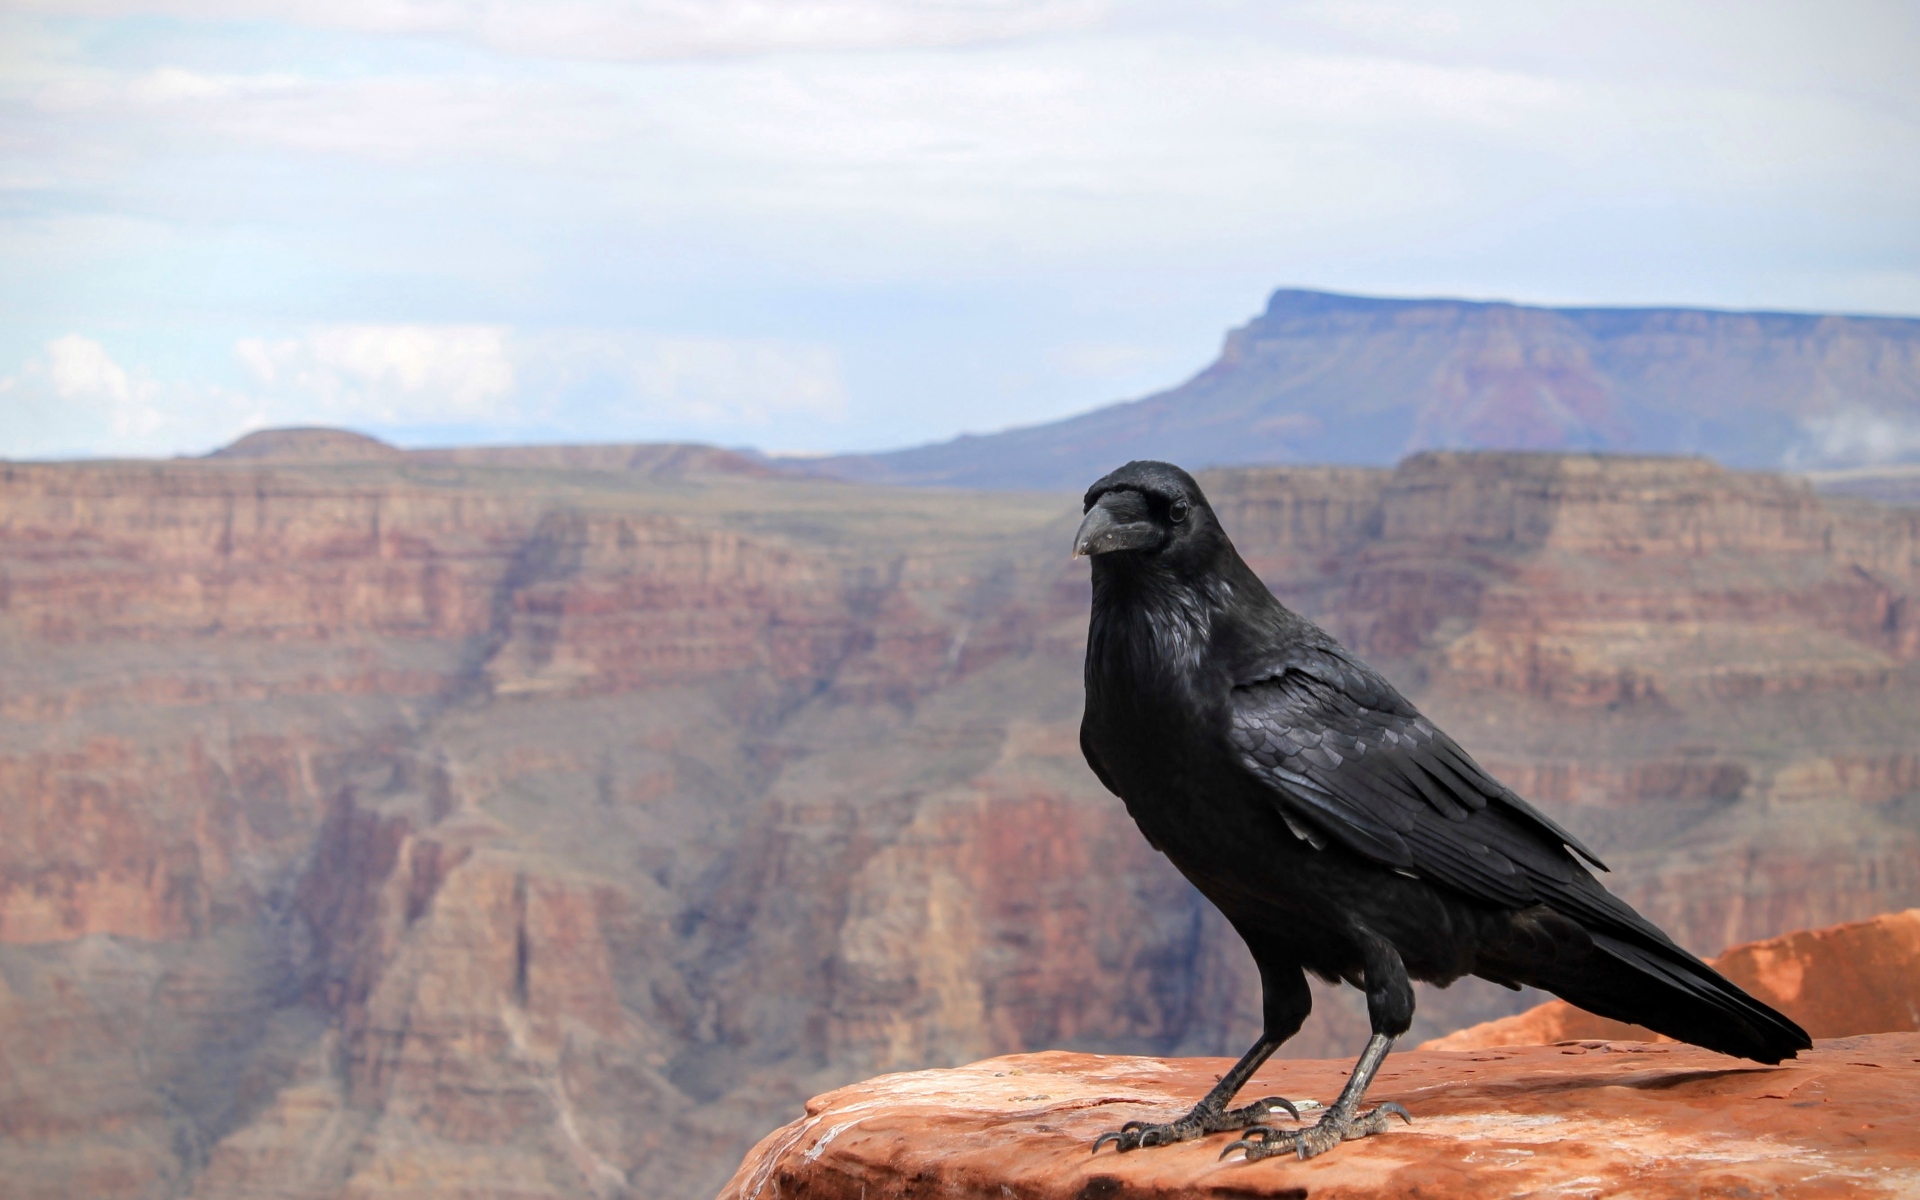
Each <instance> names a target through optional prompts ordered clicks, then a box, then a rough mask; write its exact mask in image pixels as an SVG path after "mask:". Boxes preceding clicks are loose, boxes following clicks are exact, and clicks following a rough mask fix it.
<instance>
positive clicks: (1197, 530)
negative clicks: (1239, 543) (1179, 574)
mask: <svg viewBox="0 0 1920 1200" xmlns="http://www.w3.org/2000/svg"><path fill="white" fill-rule="evenodd" d="M1085 512H1086V517H1085V518H1084V519H1083V520H1082V521H1081V522H1080V529H1079V531H1078V532H1076V533H1075V534H1074V535H1073V554H1074V557H1076V558H1078V557H1079V556H1080V555H1082V554H1084V555H1086V556H1088V557H1089V558H1093V559H1096V560H1097V561H1098V562H1099V563H1100V564H1101V565H1103V566H1108V567H1113V568H1119V569H1123V570H1124V569H1139V568H1144V567H1147V566H1149V565H1154V564H1164V565H1169V566H1171V565H1175V564H1180V565H1186V564H1193V565H1199V564H1202V563H1205V562H1208V561H1211V560H1212V559H1213V558H1214V556H1215V555H1217V554H1219V553H1220V552H1221V550H1222V549H1223V548H1226V547H1227V538H1226V534H1225V533H1224V532H1222V531H1221V529H1220V523H1219V521H1217V520H1215V519H1214V515H1213V509H1212V508H1211V507H1210V506H1209V505H1208V504H1207V498H1206V496H1205V495H1204V494H1203V493H1202V492H1201V491H1200V485H1199V484H1197V483H1195V482H1194V481H1193V476H1191V475H1189V474H1187V473H1186V472H1185V471H1182V470H1181V469H1180V468H1179V467H1176V466H1174V465H1173V464H1172V463H1163V462H1147V461H1138V462H1130V463H1128V464H1127V465H1126V466H1124V467H1121V468H1120V469H1119V470H1117V471H1114V472H1113V473H1111V474H1109V475H1107V476H1106V477H1105V478H1103V479H1101V480H1100V481H1099V482H1097V483H1095V484H1094V485H1093V486H1092V487H1090V488H1088V489H1087V498H1086V508H1085Z"/></svg>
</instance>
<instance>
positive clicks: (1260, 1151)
mask: <svg viewBox="0 0 1920 1200" xmlns="http://www.w3.org/2000/svg"><path fill="white" fill-rule="evenodd" d="M1389 1114H1391V1115H1393V1116H1396V1117H1399V1118H1400V1119H1401V1120H1402V1121H1405V1122H1406V1123H1407V1124H1409V1125H1411V1124H1413V1117H1412V1116H1411V1115H1410V1114H1409V1113H1408V1112H1407V1110H1406V1109H1404V1108H1402V1107H1400V1106H1399V1105H1398V1104H1395V1103H1394V1102H1393V1101H1391V1100H1389V1101H1387V1102H1386V1103H1385V1104H1382V1105H1380V1106H1379V1107H1378V1108H1372V1109H1368V1110H1367V1111H1366V1112H1363V1113H1347V1112H1343V1111H1342V1110H1341V1107H1340V1106H1339V1105H1337V1104H1336V1105H1334V1106H1333V1107H1332V1108H1330V1109H1328V1110H1327V1113H1326V1115H1325V1116H1323V1117H1321V1118H1320V1119H1319V1120H1318V1121H1316V1122H1314V1123H1313V1124H1312V1125H1309V1126H1307V1127H1306V1128H1305V1129H1274V1128H1271V1127H1270V1126H1266V1125H1252V1126H1249V1127H1248V1128H1247V1129H1246V1131H1245V1132H1244V1133H1242V1134H1241V1135H1240V1140H1238V1141H1236V1142H1234V1143H1232V1144H1231V1145H1229V1146H1228V1147H1227V1148H1226V1149H1225V1150H1222V1151H1221V1152H1220V1157H1221V1158H1225V1157H1226V1156H1227V1155H1229V1154H1232V1153H1233V1152H1234V1151H1235V1150H1244V1151H1246V1155H1247V1161H1248V1162H1258V1161H1260V1160H1261V1159H1263V1158H1273V1157H1274V1156H1276V1155H1280V1154H1294V1155H1297V1156H1298V1157H1300V1158H1312V1157H1313V1156H1315V1155H1316V1154H1325V1153H1326V1152H1327V1151H1329V1150H1331V1149H1333V1148H1334V1147H1335V1146H1337V1145H1339V1144H1340V1143H1341V1142H1349V1141H1352V1140H1354V1139H1355V1138H1363V1137H1367V1136H1369V1135H1371V1134H1375V1133H1383V1132H1385V1130H1386V1128H1387V1116H1388V1115H1389Z"/></svg>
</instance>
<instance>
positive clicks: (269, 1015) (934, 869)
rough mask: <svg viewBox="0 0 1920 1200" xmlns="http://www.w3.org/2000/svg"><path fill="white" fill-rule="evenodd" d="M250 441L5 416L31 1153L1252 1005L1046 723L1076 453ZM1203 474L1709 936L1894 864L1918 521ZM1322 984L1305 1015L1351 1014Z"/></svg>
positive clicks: (479, 1191) (234, 1159) (796, 1075)
mask: <svg viewBox="0 0 1920 1200" xmlns="http://www.w3.org/2000/svg"><path fill="white" fill-rule="evenodd" d="M296 451H297V452H298V453H296ZM310 451H312V452H320V451H324V453H323V454H322V455H321V457H322V458H323V459H324V460H325V461H319V462H313V461H300V460H301V456H302V455H303V454H304V455H306V456H307V458H308V459H309V460H310V459H311V458H312V457H313V454H312V453H309V452H310ZM262 453H263V454H265V455H266V457H264V458H253V459H246V458H235V459H226V460H218V461H212V462H193V463H165V464H159V463H101V464H74V465H31V466H29V465H0V656H3V657H0V716H4V718H5V720H4V721H0V829H4V830H5V832H6V836H5V837H4V838H0V1179H4V1180H6V1184H5V1188H6V1189H7V1190H8V1193H9V1194H10V1195H19V1196H47V1197H54V1196H66V1195H70V1194H75V1193H76V1192H77V1193H84V1194H87V1195H93V1196H101V1197H113V1196H141V1197H147V1196H182V1195H193V1196H198V1197H207V1198H213V1197H242V1196H255V1195H262V1196H264V1195H274V1196H284V1195H288V1194H294V1195H301V1196H312V1197H334V1196H343V1195H354V1196H374V1195H381V1196H394V1197H400V1196H407V1197H425V1196H429V1195H446V1194H454V1193H457V1194H461V1195H464V1196H469V1197H487V1196H507V1195H526V1194H530V1193H531V1194H540V1195H560V1196H595V1197H601V1196H613V1195H623V1194H624V1195H640V1196H648V1197H654V1196H665V1197H673V1196H701V1195H711V1194H712V1192H713V1191H714V1190H715V1189H716V1188H718V1187H719V1186H720V1184H721V1183H722V1182H723V1181H724V1179H725V1177H726V1174H727V1172H728V1171H729V1170H731V1168H732V1166H733V1165H734V1164H735V1163H737V1162H738V1161H739V1155H740V1154H741V1153H742V1152H743V1151H744V1150H745V1149H746V1147H747V1146H748V1145H749V1144H750V1143H751V1142H752V1140H753V1139H754V1138H755V1137H757V1136H759V1135H760V1134H761V1133H763V1132H764V1131H765V1130H766V1129H768V1128H772V1127H773V1126H775V1125H777V1124H779V1123H780V1122H781V1121H783V1120H786V1119H788V1118H789V1117H790V1116H791V1115H792V1114H793V1113H794V1112H797V1111H799V1108H800V1105H801V1103H802V1102H803V1100H804V1098H805V1097H806V1096H807V1095H809V1094H813V1093H816V1092H820V1091H823V1090H825V1089H827V1088H830V1087H834V1086H838V1085H840V1084H843V1083H845V1082H846V1081H848V1080H850V1079H855V1078H861V1077H864V1076H868V1075H872V1074H874V1073H876V1072H879V1071H886V1070H902V1069H914V1068H920V1067H924V1066H927V1065H929V1064H940V1063H955V1062H962V1061H967V1060H970V1059H974V1058H979V1057H981V1056H985V1055H989V1054H994V1053H1002V1052H1008V1051H1015V1050H1023V1049H1032V1048H1040V1047H1058V1046H1070V1047H1075V1048H1078V1049H1082V1050H1097V1051H1103V1052H1127V1053H1156V1054H1172V1053H1187V1054H1191V1053H1205V1054H1216V1053H1233V1052H1237V1051H1238V1050H1240V1049H1241V1048H1242V1047H1243V1045H1244V1043H1245V1041H1246V1040H1248V1039H1250V1037H1251V1035H1252V1033H1253V1031H1254V1028H1255V1026H1256V1023H1257V1020H1258V1016H1257V1013H1258V998H1257V988H1256V984H1255V981H1254V978H1253V973H1252V969H1251V964H1250V963H1249V962H1248V961H1247V960H1246V956H1245V953H1244V950H1243V949H1242V948H1241V947H1240V945H1239V943H1238V942H1237V940H1236V939H1235V938H1234V937H1233V935H1232V934H1231V932H1230V931H1229V930H1228V929H1227V928H1226V927H1225V925H1224V923H1223V922H1221V921H1220V920H1219V919H1218V918H1217V917H1215V916H1214V915H1213V914H1212V913H1211V912H1210V911H1209V910H1207V909H1206V908H1205V906H1204V905H1203V904H1202V903H1201V902H1200V901H1199V900H1198V898H1197V897H1196V896H1195V895H1194V893H1193V892H1192V891H1191V890H1190V889H1189V888H1187V887H1186V885H1185V884H1184V883H1183V882H1182V881H1181V880H1179V879H1178V877H1177V876H1175V875H1174V874H1173V872H1172V871H1171V870H1170V869H1169V868H1168V867H1167V865H1166V864H1165V862H1164V861H1163V860H1162V859H1160V858H1159V856H1157V855H1155V854H1154V853H1153V852H1152V851H1151V850H1149V849H1148V847H1147V846H1146V844H1145V842H1144V841H1143V840H1142V839H1141V838H1140V837H1139V835H1138V833H1137V831H1136V830H1135V829H1134V828H1133V827H1132V824H1131V822H1129V821H1128V820H1127V818H1126V816H1125V814H1124V812H1123V811H1122V809H1121V807H1120V805H1119V804H1118V802H1117V801H1115V800H1114V799H1113V798H1112V797H1111V796H1109V795H1107V794H1106V793H1105V792H1104V791H1103V790H1102V789H1101V788H1100V787H1099V785H1098V783H1097V782H1095V781H1094V780H1093V779H1092V777H1091V775H1090V774H1089V773H1088V772H1087V770H1086V768H1085V766H1084V764H1083V763H1082V762H1081V759H1080V754H1079V749H1078V745H1077V740H1076V729H1077V723H1078V719H1079V711H1080V682H1079V680H1080V656H1081V650H1082V638H1083V637H1084V632H1085V620H1086V603H1087V597H1086V577H1085V575H1084V574H1082V573H1081V572H1083V571H1084V570H1085V568H1084V566H1083V565H1075V564H1070V563H1069V562H1068V561H1067V559H1066V557H1065V547H1066V545H1067V541H1068V538H1069V536H1070V534H1071V532H1072V529H1073V527H1074V525H1075V523H1076V522H1077V519H1078V505H1077V503H1075V502H1074V501H1073V500H1072V498H1070V497H1052V496H1031V495H1003V494H979V495H969V494H964V493H960V494H954V493H944V494H943V493H933V492H919V491H898V492H895V491H881V490H872V489H863V488H856V487H851V486H847V485H842V484H832V483H824V482H817V481H795V480H788V479H779V478H763V477H760V474H764V472H761V473H760V474H756V472H758V471H759V468H757V467H754V466H753V465H752V464H742V463H740V462H735V461H733V460H732V459H731V458H730V457H729V456H724V455H719V456H712V455H709V456H702V455H700V454H694V453H691V452H687V451H685V450H684V448H666V449H662V450H660V451H659V452H658V453H652V452H649V453H646V454H642V453H641V452H640V450H638V449H635V448H622V449H620V450H618V451H617V452H615V451H608V452H606V453H605V454H602V453H600V452H598V451H596V452H595V453H593V454H589V453H587V452H586V451H584V450H580V449H579V448H574V449H565V448H563V449H561V450H552V451H542V452H540V453H530V454H527V455H514V454H505V453H504V452H503V453H499V454H495V453H487V454H477V453H476V454H463V453H447V454H444V455H440V456H437V457H435V458H434V459H433V460H431V461H428V460H427V459H425V458H423V457H422V456H419V455H413V456H402V457H401V458H399V459H394V458H392V457H391V456H389V455H384V454H381V455H372V454H371V452H370V451H368V450H367V448H366V447H364V446H358V445H357V444H347V443H341V442H339V441H338V440H337V439H322V440H321V443H318V444H316V446H310V447H306V448H305V449H303V448H302V447H301V446H297V445H295V446H289V445H286V444H274V445H267V446H265V447H264V448H263V450H262ZM608 454H610V455H612V457H610V458H609V457H607V455H608ZM370 455H371V456H370ZM599 468H607V469H599ZM1207 484H1208V487H1209V489H1210V490H1211V492H1212V494H1213V495H1214V496H1215V498H1216V500H1217V502H1218V506H1219V509H1220V511H1221V514H1222V517H1223V519H1224V520H1225V522H1226V523H1227V525H1228V528H1229V529H1230V531H1231V532H1232V533H1233V534H1234V536H1235V537H1236V538H1237V539H1238V540H1239V543H1240V544H1241V546H1242V547H1243V549H1244V550H1245V552H1246V553H1247V556H1248V558H1249V559H1250V560H1251V561H1252V562H1254V564H1255V566H1256V567H1257V568H1258V569H1259V570H1261V571H1262V573H1263V575H1264V576H1265V577H1266V578H1268V579H1269V580H1271V581H1272V582H1273V583H1274V585H1275V587H1276V588H1277V589H1279V591H1280V592H1281V594H1282V595H1283V596H1284V597H1286V598H1288V599H1289V600H1290V602H1292V603H1295V604H1296V605H1298V606H1300V607H1301V608H1303V609H1304V610H1306V611H1308V612H1311V613H1313V614H1315V615H1317V616H1318V617H1320V618H1321V619H1322V620H1324V621H1326V622H1328V623H1329V624H1330V625H1332V626H1333V627H1334V628H1335V629H1336V631H1337V632H1339V633H1340V634H1341V635H1342V636H1343V637H1347V638H1349V639H1351V640H1352V641H1353V642H1354V643H1355V644H1356V645H1357V646H1359V647H1360V648H1361V649H1362V650H1363V652H1364V653H1366V654H1368V655H1370V656H1372V657H1373V658H1375V659H1376V660H1377V661H1378V662H1379V663H1380V664H1381V665H1382V666H1384V667H1386V668H1387V669H1388V670H1389V673H1390V674H1391V675H1392V676H1393V677H1394V678H1396V679H1397V680H1400V681H1402V682H1403V683H1404V684H1405V686H1406V687H1407V688H1408V689H1409V690H1410V692H1411V693H1412V694H1413V695H1414V696H1415V697H1416V698H1417V699H1418V700H1419V701H1420V703H1421V704H1422V705H1423V706H1424V707H1425V708H1426V709H1427V710H1428V711H1429V712H1431V713H1433V714H1434V715H1435V716H1436V717H1437V718H1438V719H1440V720H1441V721H1442V723H1443V724H1445V725H1446V726H1447V727H1448V728H1449V729H1450V730H1452V731H1453V732H1454V733H1456V735H1458V736H1460V737H1461V738H1462V739H1463V741H1465V743H1466V744H1467V745H1468V747H1469V748H1470V749H1471V750H1472V751H1473V752H1474V753H1475V754H1477V755H1479V756H1480V757H1481V758H1482V759H1484V760H1485V761H1486V762H1487V763H1488V764H1489V765H1490V766H1492V767H1493V768H1494V769H1496V770H1497V771H1498V772H1500V773H1501V774H1502V775H1503V777H1505V778H1507V779H1509V780H1510V781H1511V782H1513V783H1515V784H1516V785H1517V786H1519V787H1521V788H1522V790H1524V791H1526V792H1528V794H1529V795H1531V796H1533V797H1534V798H1535V799H1537V800H1538V801H1539V802H1541V803H1542V804H1543V805H1544V806H1545V807H1547V808H1548V809H1549V810H1551V811H1552V812H1553V813H1554V814H1555V815H1556V817H1558V818H1560V819H1562V820H1565V821H1568V822H1570V823H1572V824H1573V825H1574V826H1575V827H1576V828H1578V829H1579V830H1580V831H1581V833H1582V834H1583V835H1584V836H1586V837H1588V838H1589V840H1591V841H1593V842H1595V843H1596V844H1598V845H1599V846H1600V848H1601V849H1602V851H1603V853H1604V854H1605V855H1606V856H1607V857H1608V859H1609V861H1610V862H1612V864H1613V865H1614V867H1615V868H1616V875H1615V877H1614V878H1613V880H1612V881H1611V882H1612V884H1613V886H1615V887H1616V888H1618V889H1619V890H1621V891H1622V892H1624V893H1625V894H1627V895H1628V896H1629V897H1631V898H1632V899H1634V900H1635V902H1636V903H1638V904H1640V905H1641V906H1642V907H1643V908H1644V909H1646V910H1647V911H1648V912H1649V913H1650V915H1653V916H1654V917H1655V918H1656V919H1658V920H1661V921H1662V922H1663V923H1665V924H1666V925H1667V926H1668V928H1670V929H1671V930H1673V931H1674V932H1675V933H1676V935H1677V936H1679V937H1680V938H1681V940H1682V941H1684V942H1685V943H1686V944H1688V945H1689V946H1690V947H1692V948H1693V949H1695V950H1700V951H1705V952H1713V951H1717V950H1719V949H1720V948H1722V947H1723V946H1726V945H1729V944H1732V943H1733V942H1736V941H1741V940H1746V939H1750V938H1753V937H1759V936H1768V935H1773V934H1777V933H1780V932H1781V931H1782V930H1786V929H1793V928H1802V927H1806V926H1813V925H1823V924H1829V923H1831V922H1833V921H1837V920H1847V919H1857V918H1860V917H1865V916H1869V915H1871V914H1873V913H1877V912H1883V911H1887V910H1891V909H1898V908H1904V907H1907V906H1909V905H1911V904H1913V903H1915V902H1916V901H1920V825H1916V822H1915V819H1914V815H1913V814H1914V812H1915V806H1916V805H1920V765H1916V764H1917V763H1920V759H1916V758H1915V750H1914V746H1913V741H1912V736H1911V730H1912V729H1914V728H1916V727H1920V688H1916V686H1915V684H1916V682H1917V680H1916V676H1915V668H1914V646H1913V641H1912V613H1913V612H1914V608H1913V604H1912V602H1911V600H1910V597H1912V596H1913V594H1914V592H1915V590H1916V583H1915V581H1916V579H1920V570H1916V567H1915V553H1916V551H1915V545H1916V540H1917V539H1916V535H1915V518H1914V515H1913V514H1912V513H1911V512H1908V511H1904V510H1892V509H1881V508H1875V507H1872V506H1868V505H1855V504H1853V503H1852V502H1848V503H1843V504H1836V503H1826V502H1822V501H1820V500H1819V499H1818V498H1816V497H1814V496H1812V495H1811V494H1810V493H1808V492H1806V491H1805V490H1804V489H1802V488H1800V487H1798V486H1797V485H1795V484H1792V483H1790V482H1787V481H1782V480H1778V479H1772V478H1768V477H1752V476H1741V475H1733V474H1729V473H1726V472H1722V471H1719V470H1717V469H1715V468H1712V467H1710V466H1707V465H1704V464H1698V463H1689V462H1685V461H1675V460H1661V461H1647V460H1626V461H1622V460H1592V459H1586V458H1573V459H1565V458H1556V457H1543V456H1528V455H1506V456H1459V455H1436V456H1430V457H1424V458H1420V459H1416V460H1413V461H1411V462H1409V463H1408V464H1407V465H1406V466H1405V467H1404V468H1402V470H1400V471H1399V472H1392V473H1389V472H1378V471H1359V470H1350V469H1327V470H1317V469H1315V470H1288V471H1276V472H1223V473H1219V474H1216V475H1214V476H1210V477H1209V479H1208V480H1207ZM1317 994H1318V996H1319V1006H1318V1010H1317V1011H1316V1013H1315V1015H1314V1018H1313V1022H1312V1024H1311V1025H1310V1026H1309V1028H1308V1029H1307V1030H1306V1031H1305V1032H1303V1033H1302V1035H1301V1036H1300V1037H1299V1038H1298V1039H1296V1042H1295V1043H1294V1044H1293V1045H1291V1046H1290V1047H1289V1052H1292V1053H1300V1054H1308V1055H1322V1056H1332V1055H1336V1054H1350V1053H1352V1052H1353V1051H1354V1050H1356V1049H1357V1047H1358V1045H1359V1044H1360V1041H1361V1040H1362V1038H1363V1037H1364V1034H1365V1017H1364V1011H1363V1009H1362V1006H1361V1005H1360V1004H1359V1003H1358V1002H1357V997H1355V996H1352V995H1349V994H1345V993H1343V992H1342V991H1340V990H1337V989H1321V990H1320V991H1319V992H1318V993H1317ZM1537 999H1538V997H1531V996H1512V995H1510V994H1509V993H1506V992H1503V991H1500V990H1498V989H1493V988H1490V987H1489V988H1477V989H1476V988H1474V987H1472V986H1470V985H1468V984H1464V983H1463V984H1461V985H1456V986H1455V987H1454V988H1452V989H1448V990H1446V991H1439V990H1434V989H1426V990H1424V991H1423V993H1422V996H1421V1000H1420V1004H1421V1010H1420V1014H1421V1015H1420V1022H1421V1023H1420V1024H1419V1025H1418V1026H1416V1036H1433V1035H1438V1034H1441V1033H1445V1032H1447V1031H1449V1030H1451V1029H1454V1028H1458V1027H1459V1026H1461V1025H1466V1024H1471V1023H1474V1022H1478V1021H1482V1020H1485V1019H1487V1018H1490V1017H1495V1016H1500V1015H1503V1014H1506V1013H1511V1012H1515V1011H1518V1010H1519V1009H1520V1008H1522V1007H1525V1006H1527V1005H1530V1004H1532V1003H1534V1002H1535V1001H1536V1000H1537Z"/></svg>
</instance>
